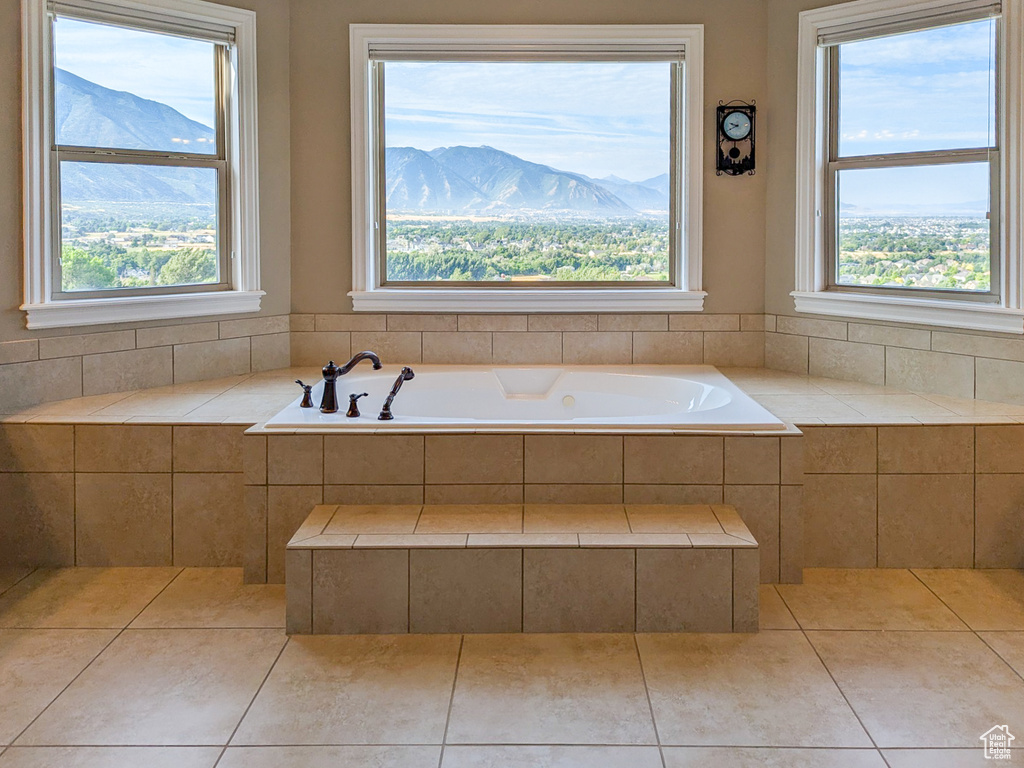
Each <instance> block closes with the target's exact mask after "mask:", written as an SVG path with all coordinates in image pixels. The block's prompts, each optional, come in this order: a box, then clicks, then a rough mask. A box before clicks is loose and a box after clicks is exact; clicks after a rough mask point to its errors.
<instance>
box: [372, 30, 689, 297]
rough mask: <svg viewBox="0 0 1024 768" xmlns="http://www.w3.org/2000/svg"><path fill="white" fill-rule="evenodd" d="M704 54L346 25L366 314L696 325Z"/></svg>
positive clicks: (642, 35)
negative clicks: (454, 310)
mask: <svg viewBox="0 0 1024 768" xmlns="http://www.w3.org/2000/svg"><path fill="white" fill-rule="evenodd" d="M699 43H700V35H699V30H698V29H695V28H692V27H686V28H679V27H658V28H642V27H628V28H620V27H607V28H584V27H561V28H559V27H525V28H524V27H504V28H493V27H432V26H417V27H392V26H387V25H383V26H379V25H354V26H353V34H352V56H353V90H354V93H353V125H354V131H353V144H354V150H355V151H354V161H355V162H354V166H355V167H354V169H353V194H354V197H355V199H354V206H353V209H354V214H355V218H354V229H355V231H354V238H353V242H354V248H355V250H354V265H353V266H354V270H353V271H354V277H355V280H354V283H355V286H354V288H355V290H354V291H353V298H354V300H355V306H356V309H380V308H381V307H382V306H384V305H385V304H386V305H387V306H390V307H391V308H393V309H400V308H407V309H411V308H415V309H431V308H433V307H435V306H436V307H437V308H439V309H446V310H449V309H450V308H451V307H452V304H451V302H452V301H455V302H456V303H460V304H461V306H463V307H465V308H467V309H474V310H476V311H487V310H493V311H508V310H509V309H521V310H524V311H525V310H528V309H532V308H540V307H544V308H547V309H549V310H553V311H558V310H559V308H560V307H564V308H565V311H578V310H579V309H581V308H582V305H581V301H585V300H586V299H587V295H586V294H587V291H588V290H594V289H597V290H602V291H605V292H606V293H605V294H603V299H604V300H605V301H606V302H607V300H608V299H609V298H610V296H609V294H608V293H607V291H615V294H614V296H617V297H618V298H617V300H619V301H627V302H628V301H630V300H631V296H635V297H637V298H638V299H639V297H641V296H642V295H644V292H645V291H646V292H647V293H646V298H647V300H648V301H649V302H658V301H668V302H670V303H671V304H672V308H674V309H686V308H697V309H699V308H700V304H701V301H702V298H703V294H702V293H700V292H699V287H700V286H699V242H700V240H699V234H700V217H699V214H698V215H694V210H695V208H694V206H695V205H696V204H699V197H700V195H699V189H700V187H699V177H700V172H699V138H697V137H699V133H700V130H699V124H700V110H699V108H697V109H696V110H695V109H694V106H693V105H694V102H695V99H698V98H699V92H700V86H699V75H700V56H699V54H700V45H699ZM357 84H358V89H357ZM697 103H699V101H698V102H697ZM694 112H695V115H694ZM688 115H689V117H688ZM691 133H692V134H696V136H691ZM695 167H696V170H695ZM696 210H697V211H699V208H698V209H696ZM567 294H571V295H572V296H573V298H572V299H570V300H569V303H570V304H571V306H569V304H567V303H566V302H565V300H564V298H563V297H565V296H566V295H567ZM698 294H699V295H698ZM612 300H613V301H614V300H616V299H615V298H612ZM687 302H689V303H690V306H689V307H687V306H685V304H686V303H687ZM606 306H607V304H605V307H606ZM650 308H652V309H653V308H656V307H654V306H652V307H650Z"/></svg>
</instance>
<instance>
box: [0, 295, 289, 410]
mask: <svg viewBox="0 0 1024 768" xmlns="http://www.w3.org/2000/svg"><path fill="white" fill-rule="evenodd" d="M288 329H289V322H288V316H287V315H276V316H271V317H257V318H252V319H248V320H222V321H219V322H216V321H211V322H204V323H189V324H186V325H169V326H158V327H153V328H138V329H135V328H133V329H129V330H116V331H99V332H86V333H76V334H70V335H65V336H52V337H47V338H41V339H26V340H20V341H7V342H0V411H2V412H5V413H6V412H10V411H11V410H13V409H18V408H23V407H27V406H33V405H37V404H39V403H43V402H49V401H54V400H66V399H68V398H73V397H81V396H83V395H84V396H89V395H102V394H106V393H108V392H125V391H129V390H137V389H148V388H151V387H162V386H167V385H171V384H182V383H185V382H194V381H201V380H204V379H213V378H219V377H223V376H232V375H236V374H242V373H251V372H255V371H266V370H271V369H274V368H283V367H287V366H288V363H289V357H290V349H289V342H290V339H289V334H288Z"/></svg>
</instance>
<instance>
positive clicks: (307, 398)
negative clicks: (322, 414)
mask: <svg viewBox="0 0 1024 768" xmlns="http://www.w3.org/2000/svg"><path fill="white" fill-rule="evenodd" d="M295 383H296V384H298V385H299V386H300V387H302V402H301V403H299V408H312V407H313V398H312V396H311V394H310V393H311V392H312V391H313V386H312V385H311V384H303V383H302V380H301V379H296V380H295Z"/></svg>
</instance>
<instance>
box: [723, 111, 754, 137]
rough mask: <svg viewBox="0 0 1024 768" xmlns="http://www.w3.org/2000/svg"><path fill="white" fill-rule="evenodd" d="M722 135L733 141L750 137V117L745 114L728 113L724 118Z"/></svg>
mask: <svg viewBox="0 0 1024 768" xmlns="http://www.w3.org/2000/svg"><path fill="white" fill-rule="evenodd" d="M722 133H724V134H725V135H726V136H728V137H729V138H730V139H732V140H733V141H740V140H741V139H745V138H747V136H749V135H750V117H749V116H748V115H746V114H745V113H743V112H728V113H726V115H725V117H724V118H722Z"/></svg>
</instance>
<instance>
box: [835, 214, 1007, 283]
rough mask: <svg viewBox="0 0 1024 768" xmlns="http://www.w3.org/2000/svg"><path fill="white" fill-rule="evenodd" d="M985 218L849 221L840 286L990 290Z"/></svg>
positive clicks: (842, 239) (843, 228)
mask: <svg viewBox="0 0 1024 768" xmlns="http://www.w3.org/2000/svg"><path fill="white" fill-rule="evenodd" d="M990 247H991V246H990V226H989V221H988V219H986V218H985V217H983V216H933V217H924V216H863V217H858V216H848V217H843V218H842V220H841V222H840V226H839V265H838V270H837V272H838V275H837V277H838V282H839V283H840V284H841V285H887V286H902V287H906V288H932V289H953V290H963V291H988V290H989V287H990V285H991V262H990Z"/></svg>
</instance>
